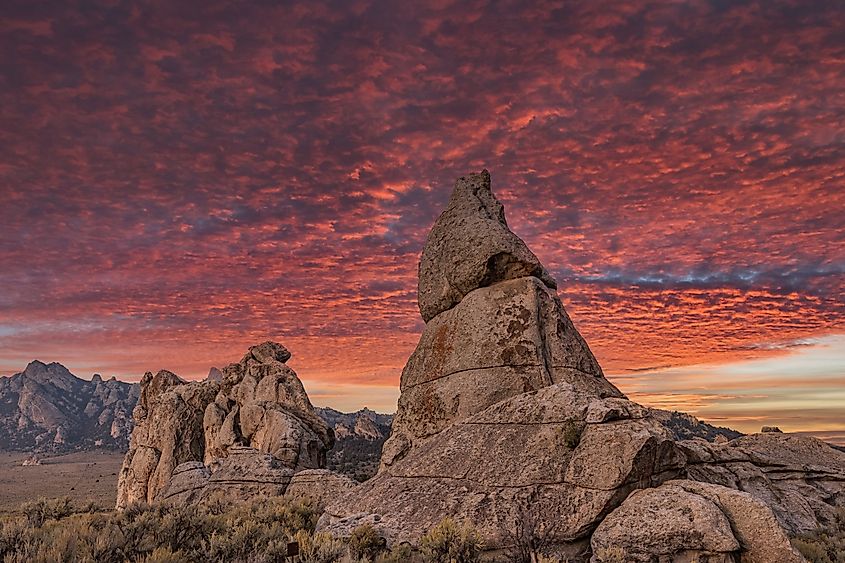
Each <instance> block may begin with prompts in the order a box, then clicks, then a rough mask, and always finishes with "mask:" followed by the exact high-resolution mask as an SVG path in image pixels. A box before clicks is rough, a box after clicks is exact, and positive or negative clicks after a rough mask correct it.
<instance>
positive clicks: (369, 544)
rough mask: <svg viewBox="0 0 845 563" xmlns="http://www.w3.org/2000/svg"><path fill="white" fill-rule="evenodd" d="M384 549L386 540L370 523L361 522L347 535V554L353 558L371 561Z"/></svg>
mask: <svg viewBox="0 0 845 563" xmlns="http://www.w3.org/2000/svg"><path fill="white" fill-rule="evenodd" d="M386 549H387V542H386V541H385V539H384V538H383V537H381V536H380V535H379V533H378V532H377V531H376V529H375V528H373V527H372V526H371V525H370V524H363V525H361V526H358V527H357V528H355V529H354V530H352V535H351V536H350V537H349V555H350V556H352V558H353V559H356V560H360V559H364V560H365V561H372V560H374V559H375V558H376V557H378V556H379V554H380V553H382V552H383V551H386Z"/></svg>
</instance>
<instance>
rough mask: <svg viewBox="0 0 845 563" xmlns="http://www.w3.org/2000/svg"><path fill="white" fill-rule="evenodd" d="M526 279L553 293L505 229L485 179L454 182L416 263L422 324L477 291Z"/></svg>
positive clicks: (518, 241)
mask: <svg viewBox="0 0 845 563" xmlns="http://www.w3.org/2000/svg"><path fill="white" fill-rule="evenodd" d="M526 276H533V277H535V278H537V279H539V280H540V281H541V282H542V283H543V284H545V285H546V286H547V287H549V288H551V289H554V288H555V287H556V285H555V281H554V279H553V278H552V277H551V276H550V275H549V273H548V272H546V270H545V268H543V265H542V264H540V261H539V260H538V259H537V257H536V256H534V253H533V252H531V251H530V250H529V249H528V247H527V246H526V245H525V243H524V242H522V240H521V239H520V238H519V237H518V236H516V235H515V234H513V233H512V232H511V231H510V229H509V228H508V224H507V222H506V221H505V210H504V207H503V206H502V204H501V203H499V201H498V200H497V199H496V198H495V196H493V192H492V191H491V190H490V173H489V172H487V171H486V170H484V171H483V172H481V173H480V174H470V175H469V176H466V177H461V178H458V180H457V182H455V189H454V191H453V192H452V198H451V199H450V200H449V205H448V207H447V208H446V211H444V212H443V213H442V214H441V215H440V218H439V219H437V222H436V223H435V224H434V227H432V229H431V232H430V233H429V235H428V239H427V240H426V243H425V248H424V249H423V253H422V259H421V260H420V269H419V289H418V295H419V306H420V313H421V314H422V317H423V320H425V321H426V322H428V321H429V320H431V319H433V318H434V317H436V316H437V315H439V314H440V313H442V312H443V311H446V310H447V309H451V308H452V307H454V306H455V305H456V304H458V303H459V302H460V301H461V299H463V298H464V296H465V295H467V294H468V293H469V292H471V291H473V290H475V289H478V288H479V287H484V286H488V285H493V284H494V283H496V282H500V281H504V280H510V279H515V278H521V277H526Z"/></svg>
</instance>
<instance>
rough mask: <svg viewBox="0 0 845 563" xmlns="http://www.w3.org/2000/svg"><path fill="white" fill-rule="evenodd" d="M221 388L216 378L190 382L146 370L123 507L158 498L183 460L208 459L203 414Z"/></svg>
mask: <svg viewBox="0 0 845 563" xmlns="http://www.w3.org/2000/svg"><path fill="white" fill-rule="evenodd" d="M216 393H217V385H216V384H214V383H210V382H195V383H186V382H185V381H183V380H182V379H180V378H179V377H178V376H177V375H176V374H174V373H171V372H169V371H166V370H162V371H160V372H158V373H157V374H155V375H153V374H152V373H150V372H147V373H146V374H145V375H144V377H143V379H142V380H141V398H140V400H139V401H138V405H137V406H136V407H135V410H134V411H133V413H132V416H133V418H134V419H135V429H134V430H133V432H132V438H131V439H130V443H129V451H128V452H127V453H126V457H125V458H124V460H123V466H122V467H121V470H120V475H119V476H118V490H117V508H119V509H121V508H125V507H126V506H128V505H129V504H131V503H133V502H154V501H156V500H158V499H159V497H160V495H161V494H162V493H163V492H164V490H165V489H166V488H167V487H168V485H169V484H170V479H171V475H172V474H173V471H174V470H175V469H176V467H177V466H178V465H180V464H182V463H185V462H188V461H197V460H202V459H203V453H204V449H205V436H204V434H203V413H204V412H205V408H206V406H207V405H208V404H209V403H210V402H211V401H212V400H213V399H214V396H215V394H216Z"/></svg>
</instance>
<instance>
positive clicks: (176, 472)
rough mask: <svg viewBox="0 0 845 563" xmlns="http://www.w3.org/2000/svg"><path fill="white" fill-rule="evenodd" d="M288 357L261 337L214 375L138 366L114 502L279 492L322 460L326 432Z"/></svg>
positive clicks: (328, 443) (243, 496)
mask: <svg viewBox="0 0 845 563" xmlns="http://www.w3.org/2000/svg"><path fill="white" fill-rule="evenodd" d="M289 358H290V352H288V350H287V349H286V348H285V347H284V346H282V345H280V344H277V343H275V342H265V343H263V344H260V345H258V346H253V347H251V348H250V349H249V352H247V354H246V355H245V356H244V357H243V359H242V360H241V361H240V362H238V363H235V364H231V365H229V366H228V367H226V368H224V369H223V370H222V372H221V373H222V377H220V378H215V379H210V380H206V381H197V382H191V383H187V382H185V381H183V380H182V379H180V378H179V377H178V376H176V375H175V374H173V373H171V372H168V371H160V372H158V373H157V374H156V375H152V374H151V373H147V374H146V375H145V376H144V378H143V380H142V381H141V399H140V401H139V403H138V406H137V407H136V408H135V410H134V412H133V418H134V419H135V429H134V431H133V433H132V438H131V440H130V447H129V451H128V452H127V454H126V458H125V459H124V462H123V467H122V469H121V471H120V476H119V480H118V497H117V508H118V509H122V508H125V507H126V506H128V505H129V504H131V503H132V502H136V501H143V502H155V501H172V502H180V503H189V502H198V501H206V500H212V499H219V500H229V501H234V500H241V499H247V498H250V497H253V496H256V495H280V494H284V493H285V492H286V491H287V489H288V486H289V485H290V483H291V481H292V480H293V479H295V474H296V473H298V472H300V471H304V470H312V469H321V468H323V467H325V464H326V451H327V450H328V449H330V448H331V447H332V445H333V443H334V434H333V433H332V431H331V429H329V428H328V426H327V425H326V423H325V422H323V420H322V419H321V418H319V417H318V416H317V414H316V413H315V412H314V407H313V406H312V405H311V402H310V401H309V399H308V395H307V394H306V393H305V389H304V388H303V386H302V382H301V381H300V380H299V378H298V377H297V376H296V373H294V371H293V370H292V369H291V368H290V367H288V366H287V365H286V364H285V362H287V360H288V359H289ZM343 479H344V478H342V477H341V476H335V478H334V480H333V482H334V481H338V480H341V481H343ZM327 482H328V481H327ZM350 483H351V481H350ZM344 484H349V483H346V482H345V481H344ZM332 486H335V485H332ZM315 494H318V495H319V491H317V492H316V493H315Z"/></svg>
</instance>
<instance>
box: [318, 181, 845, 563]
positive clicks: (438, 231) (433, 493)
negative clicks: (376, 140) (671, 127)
mask: <svg viewBox="0 0 845 563" xmlns="http://www.w3.org/2000/svg"><path fill="white" fill-rule="evenodd" d="M554 288H555V284H554V282H553V280H551V278H550V277H549V275H548V273H547V272H546V270H545V269H544V268H543V267H542V265H541V264H540V263H539V261H538V260H537V258H536V257H535V256H534V255H533V254H532V253H531V252H530V251H529V250H528V249H527V247H525V245H524V243H523V242H522V241H521V240H520V239H519V238H518V237H516V235H513V233H511V232H510V231H509V230H508V228H507V223H506V222H505V218H504V212H503V210H502V206H501V204H500V203H499V202H498V201H497V200H496V199H495V197H494V196H493V194H492V192H491V191H490V178H489V175H488V174H487V173H486V172H482V173H481V174H473V175H470V176H468V177H465V178H461V179H459V180H458V182H457V183H456V186H455V191H454V193H453V195H452V199H451V200H450V203H449V207H448V208H447V210H446V211H445V212H444V213H443V214H442V215H441V216H440V218H439V219H438V220H437V222H436V224H435V226H434V229H433V230H432V233H431V234H430V236H429V238H428V241H427V242H426V247H425V250H424V251H423V257H422V260H421V263H420V288H419V300H420V311H421V313H422V315H423V319H424V320H425V321H426V326H425V329H424V331H423V334H422V336H421V337H420V341H419V344H418V346H417V348H416V350H415V351H414V353H413V355H412V356H411V358H410V359H409V360H408V363H407V365H406V366H405V369H404V371H403V373H402V378H401V396H400V399H399V409H398V412H397V414H396V417H395V419H394V422H393V433H392V435H391V437H390V439H389V440H388V441H387V442H386V443H385V445H384V449H383V452H382V457H381V465H380V469H379V472H378V474H377V475H376V476H375V477H373V478H372V479H370V480H369V481H366V482H365V483H364V484H362V485H360V486H358V487H356V488H353V489H351V490H350V491H349V492H347V493H346V494H344V495H342V496H341V497H340V498H338V499H337V500H335V501H334V502H331V503H329V505H328V506H327V507H326V510H325V513H324V514H323V515H322V517H321V518H320V521H319V523H318V528H319V529H320V530H326V531H329V532H331V533H333V534H335V535H338V536H345V535H348V534H349V532H350V530H352V529H354V528H355V527H356V526H358V525H361V524H362V523H369V524H371V525H372V526H374V527H375V528H376V529H377V530H378V531H379V533H381V534H382V535H383V536H384V537H385V538H386V539H387V540H388V541H389V542H392V543H396V542H408V543H411V544H415V543H417V542H418V541H419V539H420V537H421V536H422V535H423V534H424V533H425V532H427V531H428V530H429V529H430V528H431V527H432V526H434V525H435V524H437V523H438V522H439V521H441V519H442V518H444V517H446V516H450V517H453V518H454V519H456V520H458V521H466V522H471V523H472V524H473V525H474V526H475V527H476V528H478V530H479V532H480V533H481V535H482V536H483V538H484V541H485V545H486V546H487V549H489V550H491V551H499V552H500V553H501V552H502V551H506V550H508V549H509V548H511V547H513V545H514V543H515V542H519V541H521V540H519V539H518V538H520V537H521V538H525V537H526V533H527V534H529V535H532V534H533V536H532V540H531V541H534V540H539V542H538V543H542V544H543V545H544V546H546V548H547V549H549V550H551V551H553V552H556V554H557V555H559V556H563V557H566V558H568V560H572V561H581V562H583V561H587V560H589V559H590V558H592V559H593V561H596V562H605V561H648V562H657V561H666V562H669V561H676V562H678V563H680V562H689V561H693V560H700V561H705V560H707V561H711V562H716V561H723V562H729V561H730V562H736V561H740V560H741V561H744V562H746V561H753V562H760V563H763V562H766V563H774V562H775V561H786V562H792V561H796V562H797V561H800V560H801V559H800V556H798V555H797V554H796V553H795V552H793V551H792V548H791V547H790V545H789V542H788V540H787V532H790V533H796V532H801V531H805V530H808V529H809V528H815V527H817V526H819V525H822V526H823V525H825V524H827V523H829V522H830V519H831V518H832V514H833V512H832V511H833V509H834V507H835V506H843V505H845V496H843V495H845V491H843V489H845V486H844V484H845V467H843V466H842V457H841V455H842V454H841V453H840V452H837V451H835V450H833V449H832V448H830V447H828V446H827V445H825V444H823V443H822V442H819V441H818V440H814V439H811V438H797V437H791V436H787V435H783V434H777V433H770V434H760V435H755V436H746V437H737V433H732V432H730V431H727V430H726V429H718V428H715V427H709V426H706V425H702V424H701V423H700V422H699V421H697V420H696V419H694V418H692V417H687V416H685V415H681V414H678V413H662V412H661V411H654V410H651V409H647V408H645V407H642V406H640V405H637V404H636V403H633V402H631V401H629V400H627V399H626V398H625V397H624V396H623V395H622V393H621V392H619V390H618V389H616V388H615V387H614V386H613V385H612V384H611V383H610V382H608V381H607V380H606V379H605V378H604V375H603V373H602V370H601V368H600V367H599V365H598V362H597V361H596V359H595V357H594V356H593V354H592V353H591V352H590V349H589V347H588V346H587V344H586V342H585V341H584V339H583V338H582V337H581V336H580V334H579V333H578V331H577V330H576V329H575V327H574V325H573V323H572V321H571V320H570V318H569V316H568V315H567V314H566V311H565V310H564V308H563V306H562V304H561V302H560V300H559V299H558V297H557V295H556V293H555V291H554ZM685 437H694V438H695V439H691V440H681V438H685ZM701 438H705V439H701ZM730 438H734V439H732V440H729V439H730ZM707 440H713V443H711V442H708V441H707ZM791 440H794V441H791ZM716 441H718V442H719V443H715V442H716ZM801 497H803V498H801ZM626 499H627V500H626ZM526 530H528V531H527V532H526ZM539 536H542V537H541V538H540V537H539Z"/></svg>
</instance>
